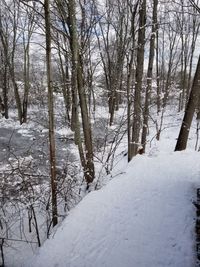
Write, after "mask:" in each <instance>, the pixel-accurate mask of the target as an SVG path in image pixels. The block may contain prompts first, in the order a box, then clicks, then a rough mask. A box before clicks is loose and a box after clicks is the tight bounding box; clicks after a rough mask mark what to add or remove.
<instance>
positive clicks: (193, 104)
mask: <svg viewBox="0 0 200 267" xmlns="http://www.w3.org/2000/svg"><path fill="white" fill-rule="evenodd" d="M199 96H200V56H199V60H198V63H197V68H196V72H195V76H194V80H193V85H192V88H191V92H190V97H189V100H188V103H187V106H186V110H185V114H184V118H183V121H182V125H181V129H180V133H179V136H178V140H177V143H176V147H175V151H181V150H184V149H186V146H187V141H188V136H189V131H190V126H191V123H192V119H193V116H194V112H195V108H197V104H198V99H199Z"/></svg>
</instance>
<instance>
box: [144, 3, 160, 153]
mask: <svg viewBox="0 0 200 267" xmlns="http://www.w3.org/2000/svg"><path fill="white" fill-rule="evenodd" d="M157 7H158V0H154V2H153V18H152V33H151V40H150V49H149V64H148V70H147V87H146V95H145V106H144V121H143V129H142V140H141V144H142V152H143V153H145V148H146V139H147V130H148V121H149V104H150V97H151V88H152V74H153V61H154V54H155V53H154V49H155V37H156V30H157Z"/></svg>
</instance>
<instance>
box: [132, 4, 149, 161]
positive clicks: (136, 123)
mask: <svg viewBox="0 0 200 267" xmlns="http://www.w3.org/2000/svg"><path fill="white" fill-rule="evenodd" d="M139 8H140V10H139V14H140V15H139V31H138V49H137V67H136V75H135V94H134V111H133V113H134V114H133V126H132V139H131V146H130V158H133V157H134V156H136V155H137V153H138V147H139V145H140V144H139V142H140V127H141V91H142V78H143V66H144V46H145V24H146V0H141V3H140V7H139Z"/></svg>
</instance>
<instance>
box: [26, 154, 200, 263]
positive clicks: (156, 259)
mask: <svg viewBox="0 0 200 267" xmlns="http://www.w3.org/2000/svg"><path fill="white" fill-rule="evenodd" d="M199 158H200V154H199V153H197V152H190V151H186V152H176V153H171V154H168V155H167V154H166V155H160V156H156V157H148V156H137V157H136V158H135V159H134V160H133V161H132V162H131V163H130V164H128V165H127V168H126V169H125V170H124V172H125V173H124V174H122V175H121V176H118V177H117V178H115V179H113V180H112V181H110V182H109V183H108V185H106V186H105V187H104V188H102V189H101V190H99V191H95V192H92V193H90V194H89V195H87V196H86V197H85V198H84V199H83V200H82V201H81V202H80V203H79V205H78V206H77V207H76V208H74V209H73V210H72V211H71V212H70V215H69V216H68V217H67V218H66V219H65V221H64V222H63V223H62V225H61V226H60V227H59V228H58V229H57V231H56V233H55V235H54V236H53V237H52V238H51V239H50V240H48V241H46V242H45V244H44V245H43V247H42V248H41V249H40V251H39V254H38V255H36V256H35V257H34V258H33V259H31V260H30V261H29V262H28V263H25V264H24V266H25V267H36V266H38V267H43V266H44V267H46V266H48V267H54V266H57V267H58V266H59V267H94V266H95V267H103V266H107V267H161V266H162V267H164V266H173V267H191V266H194V261H195V250H194V240H195V237H194V224H195V221H194V220H193V218H194V217H195V208H194V207H193V205H192V196H195V189H196V187H197V186H198V185H200V159H199Z"/></svg>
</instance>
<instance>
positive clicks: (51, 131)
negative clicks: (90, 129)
mask: <svg viewBox="0 0 200 267" xmlns="http://www.w3.org/2000/svg"><path fill="white" fill-rule="evenodd" d="M44 12H45V33H46V65H47V86H48V112H49V150H50V169H51V193H52V222H53V226H55V225H56V224H57V223H58V212H57V186H56V155H55V133H54V107H53V102H54V101H53V86H52V71H51V28H50V9H49V0H45V1H44Z"/></svg>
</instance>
